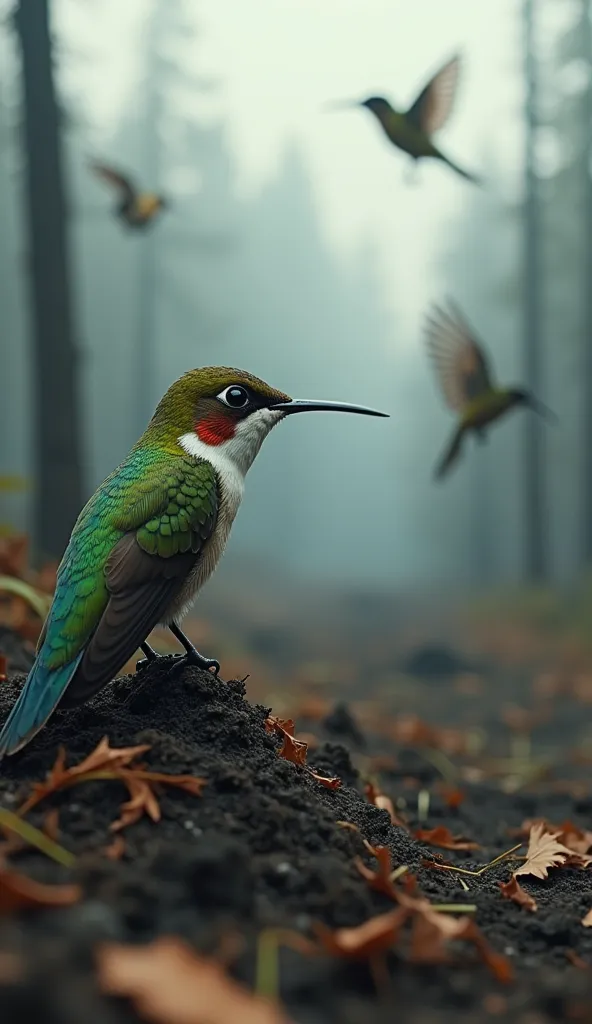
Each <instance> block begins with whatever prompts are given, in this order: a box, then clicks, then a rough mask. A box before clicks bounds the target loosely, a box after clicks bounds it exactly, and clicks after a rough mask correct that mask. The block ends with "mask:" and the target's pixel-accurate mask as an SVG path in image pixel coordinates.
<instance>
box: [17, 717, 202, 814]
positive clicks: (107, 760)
mask: <svg viewBox="0 0 592 1024" xmlns="http://www.w3.org/2000/svg"><path fill="white" fill-rule="evenodd" d="M147 750H150V745H149V744H145V743H143V744H140V745H139V746H136V747H120V748H117V747H110V746H109V740H108V738H107V737H106V736H105V737H103V739H102V740H101V742H100V743H99V744H98V746H97V747H96V748H95V750H93V751H92V753H90V754H89V755H88V757H85V758H84V760H83V761H81V762H80V764H77V765H73V766H72V767H71V768H66V751H65V750H64V748H63V747H60V749H59V751H58V756H57V758H56V761H55V764H54V766H53V768H52V769H51V771H49V772H48V774H47V778H46V779H45V782H37V783H34V784H33V792H32V794H31V796H30V797H29V799H28V800H27V801H26V802H25V803H24V804H23V806H22V807H21V808H20V810H19V812H18V813H19V815H20V816H21V817H23V816H24V815H25V814H27V812H28V811H30V810H31V808H32V807H35V806H36V805H37V804H38V803H39V802H40V801H41V800H44V799H45V798H46V797H47V796H50V795H51V794H52V793H57V792H58V791H60V790H63V789H67V788H68V787H70V786H74V785H77V784H78V783H82V782H99V781H109V780H117V781H119V782H121V783H123V785H124V786H126V788H127V790H128V792H129V797H130V798H129V800H128V801H126V802H125V803H124V804H123V805H122V808H121V817H120V818H118V819H117V821H114V822H113V824H112V825H111V829H112V831H117V830H119V829H122V828H125V827H127V826H128V825H131V824H133V823H134V822H136V821H138V819H139V818H140V817H141V816H142V815H143V814H147V815H148V817H150V818H151V819H152V821H159V820H160V806H159V803H158V799H157V797H156V794H155V793H154V791H153V790H152V785H153V784H155V783H156V784H162V785H166V786H173V787H175V788H177V789H182V790H184V791H185V792H186V793H191V794H192V795H193V796H201V793H202V790H203V787H204V786H205V785H206V780H205V779H201V778H198V777H196V776H193V775H167V774H166V773H164V772H153V771H150V770H149V769H147V768H144V767H143V766H141V765H139V766H134V765H132V764H131V762H132V761H133V760H134V758H136V757H138V756H139V755H140V754H144V753H145V752H146V751H147Z"/></svg>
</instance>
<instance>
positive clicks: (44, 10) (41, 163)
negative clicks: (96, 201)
mask: <svg viewBox="0 0 592 1024" xmlns="http://www.w3.org/2000/svg"><path fill="white" fill-rule="evenodd" d="M48 2H49V0H20V3H19V5H18V7H17V9H16V12H15V23H16V27H17V31H18V35H19V39H20V45H21V54H22V85H23V105H24V115H23V148H24V152H25V157H26V177H25V199H26V211H27V218H28V232H29V268H30V281H31V285H30V287H31V309H32V313H31V321H32V331H33V345H32V359H31V367H32V373H33V382H34V387H33V403H34V409H33V416H34V423H35V431H34V444H35V462H36V465H35V483H36V495H35V514H34V540H35V546H36V550H37V552H38V553H39V554H40V555H42V556H44V557H45V556H58V555H60V554H61V553H62V551H63V549H64V547H65V545H66V542H67V540H68V537H69V533H70V530H71V529H72V526H73V525H74V521H75V519H76V516H77V515H78V513H79V511H80V508H81V505H82V480H81V454H80V452H81V436H80V434H81V431H80V419H79V409H78V398H79V391H78V361H77V352H76V347H75V343H74V337H73V318H72V309H71V301H70V290H69V277H68V269H69V268H68V243H67V237H66V224H65V221H66V209H65V197H64V184H63V174H62V154H61V148H60V127H59V111H58V105H57V101H56V94H55V87H54V81H53V62H52V44H51V37H50V31H49V11H48Z"/></svg>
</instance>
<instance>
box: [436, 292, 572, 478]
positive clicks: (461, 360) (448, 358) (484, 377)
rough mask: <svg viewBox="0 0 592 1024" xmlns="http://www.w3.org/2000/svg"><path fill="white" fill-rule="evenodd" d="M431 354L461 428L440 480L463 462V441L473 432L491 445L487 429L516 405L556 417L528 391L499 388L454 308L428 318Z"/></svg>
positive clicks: (440, 469) (438, 474) (441, 463)
mask: <svg viewBox="0 0 592 1024" xmlns="http://www.w3.org/2000/svg"><path fill="white" fill-rule="evenodd" d="M425 336H426V342H427V346H428V351H429V353H430V356H431V357H432V360H433V362H434V366H435V369H436V374H437V377H438V380H439V383H440V387H441V388H442V391H443V393H444V397H445V399H446V401H447V403H448V405H449V406H450V408H451V409H454V411H455V412H456V413H457V414H458V418H459V422H458V426H457V428H456V430H455V432H454V435H453V437H452V440H451V442H450V444H449V445H448V447H447V448H446V449H445V451H444V453H443V455H442V457H441V459H440V461H439V462H438V464H437V466H436V469H435V476H436V478H437V479H441V478H442V477H443V476H444V475H445V474H446V473H447V472H448V470H449V469H450V468H451V466H452V465H453V464H454V463H455V462H456V460H457V459H458V457H459V455H460V453H461V449H462V445H463V441H464V439H465V437H466V435H467V434H468V433H469V431H471V430H472V431H474V433H475V435H476V437H477V438H478V439H479V440H480V441H481V442H483V441H485V440H486V436H487V435H486V428H487V427H489V425H490V424H491V423H493V422H494V421H495V420H497V419H499V418H500V416H503V415H505V413H507V412H509V410H510V409H513V408H514V407H515V406H517V405H525V406H528V407H529V408H530V409H532V410H534V412H536V413H538V414H539V415H540V416H543V417H545V418H547V419H555V417H554V414H553V413H552V412H551V411H550V410H549V409H547V408H546V406H544V405H543V404H542V403H541V402H539V401H538V400H537V399H536V398H535V397H534V396H533V395H531V394H530V392H529V391H526V390H525V389H524V388H499V387H498V386H497V385H496V384H495V383H494V380H493V375H492V372H491V368H490V365H489V361H488V359H487V356H486V355H485V352H484V350H483V347H482V345H481V343H480V341H478V340H477V338H476V336H475V334H474V332H473V330H472V328H471V327H470V325H469V324H468V323H467V321H466V320H465V318H464V316H463V314H462V313H461V311H460V310H459V309H458V307H457V306H456V305H454V303H452V302H450V301H449V303H448V309H444V308H443V307H442V306H437V305H434V306H433V307H432V309H431V311H430V313H429V314H428V315H427V317H426V325H425Z"/></svg>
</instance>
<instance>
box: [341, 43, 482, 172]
mask: <svg viewBox="0 0 592 1024" xmlns="http://www.w3.org/2000/svg"><path fill="white" fill-rule="evenodd" d="M460 63H461V62H460V57H459V56H455V57H453V58H452V59H451V60H449V61H447V63H446V64H445V65H444V66H443V67H442V68H440V70H439V71H438V72H437V73H436V74H435V75H434V76H433V78H431V79H430V81H429V82H428V83H427V85H426V86H425V87H424V88H423V89H422V91H421V92H420V94H419V96H418V97H417V99H416V100H415V102H414V103H413V104H412V106H411V107H410V108H409V110H407V111H399V110H396V109H395V108H394V107H393V106H391V104H390V103H389V101H388V100H387V99H385V98H384V96H370V97H368V99H365V100H362V101H359V100H356V101H354V102H353V104H352V103H351V102H346V103H345V104H344V103H338V104H332V105H331V106H332V107H333V108H336V107H339V108H343V106H344V105H345V106H347V107H351V106H352V105H353V106H361V107H366V108H367V109H368V110H370V111H371V113H372V114H374V116H375V117H376V118H377V120H378V122H379V123H380V125H381V127H382V130H383V131H384V133H385V135H386V136H387V138H388V139H389V140H390V142H392V144H393V145H394V146H397V147H398V148H399V149H402V150H403V151H404V152H405V153H408V154H409V156H411V157H412V159H413V160H414V161H417V160H421V159H424V158H425V157H433V158H434V159H436V160H442V161H443V162H444V163H445V164H448V166H449V167H452V169H453V170H454V171H456V173H457V174H460V175H461V176H462V177H463V178H466V179H467V180H468V181H472V182H473V183H474V184H480V180H479V178H477V177H476V176H475V175H474V174H470V173H469V172H468V171H465V170H464V169H463V168H462V167H459V166H458V164H455V163H454V162H453V161H452V160H450V159H449V158H448V157H447V156H445V155H444V153H442V151H441V150H440V149H439V148H438V146H436V145H435V143H434V142H433V141H432V135H433V134H434V132H437V131H439V129H440V128H443V127H444V125H445V124H446V122H447V121H448V118H449V117H450V115H451V113H452V108H453V106H454V101H455V98H456V93H457V87H458V79H459V72H460Z"/></svg>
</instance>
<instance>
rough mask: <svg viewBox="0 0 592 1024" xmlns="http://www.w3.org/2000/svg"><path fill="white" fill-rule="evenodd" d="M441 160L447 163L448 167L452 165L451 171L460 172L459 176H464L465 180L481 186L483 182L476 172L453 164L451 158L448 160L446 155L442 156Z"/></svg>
mask: <svg viewBox="0 0 592 1024" xmlns="http://www.w3.org/2000/svg"><path fill="white" fill-rule="evenodd" d="M442 160H443V161H444V163H445V164H448V166H449V167H452V170H453V171H456V173H457V174H460V176H461V178H465V179H466V180H467V181H470V182H472V183H473V185H481V186H482V185H483V184H484V182H483V179H482V178H479V177H478V176H477V175H476V174H470V173H469V171H465V170H464V169H463V168H462V167H459V166H458V164H455V163H454V161H453V160H449V159H448V157H447V156H443V157H442Z"/></svg>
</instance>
